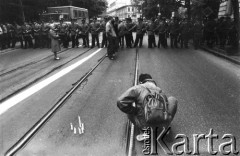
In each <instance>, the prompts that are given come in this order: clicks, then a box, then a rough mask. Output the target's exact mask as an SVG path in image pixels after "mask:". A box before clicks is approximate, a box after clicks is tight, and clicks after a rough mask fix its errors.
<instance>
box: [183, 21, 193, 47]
mask: <svg viewBox="0 0 240 156" xmlns="http://www.w3.org/2000/svg"><path fill="white" fill-rule="evenodd" d="M180 27H181V48H183V44H184V47H185V48H188V40H189V35H190V31H191V24H190V22H188V19H187V18H186V17H185V18H184V19H183V21H182V23H181V25H180Z"/></svg>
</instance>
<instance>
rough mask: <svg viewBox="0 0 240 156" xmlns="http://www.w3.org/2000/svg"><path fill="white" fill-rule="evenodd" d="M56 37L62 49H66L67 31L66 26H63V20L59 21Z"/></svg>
mask: <svg viewBox="0 0 240 156" xmlns="http://www.w3.org/2000/svg"><path fill="white" fill-rule="evenodd" d="M58 35H59V37H60V40H61V43H62V44H63V47H64V48H68V43H67V42H68V41H67V30H66V26H65V25H64V24H63V19H61V20H60V25H59V32H58Z"/></svg>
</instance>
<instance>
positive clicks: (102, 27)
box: [101, 17, 108, 48]
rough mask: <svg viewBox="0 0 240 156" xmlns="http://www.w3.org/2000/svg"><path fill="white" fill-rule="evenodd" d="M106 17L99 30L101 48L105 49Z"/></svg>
mask: <svg viewBox="0 0 240 156" xmlns="http://www.w3.org/2000/svg"><path fill="white" fill-rule="evenodd" d="M107 21H108V19H107V17H104V21H103V22H102V23H101V29H102V46H101V48H103V47H107V36H106V24H107Z"/></svg>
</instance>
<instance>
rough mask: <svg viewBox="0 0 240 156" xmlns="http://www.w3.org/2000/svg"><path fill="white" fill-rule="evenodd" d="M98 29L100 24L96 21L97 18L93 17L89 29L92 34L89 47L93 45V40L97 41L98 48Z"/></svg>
mask: <svg viewBox="0 0 240 156" xmlns="http://www.w3.org/2000/svg"><path fill="white" fill-rule="evenodd" d="M100 29H101V27H100V24H99V23H98V22H97V18H96V17H94V18H93V22H92V23H91V24H90V30H91V34H92V46H91V48H94V47H95V41H97V46H98V48H100V44H99V31H100Z"/></svg>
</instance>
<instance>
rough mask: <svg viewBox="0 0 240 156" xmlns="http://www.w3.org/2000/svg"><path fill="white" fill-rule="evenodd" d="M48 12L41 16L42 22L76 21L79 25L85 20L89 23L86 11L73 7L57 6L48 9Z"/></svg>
mask: <svg viewBox="0 0 240 156" xmlns="http://www.w3.org/2000/svg"><path fill="white" fill-rule="evenodd" d="M47 9H48V12H47V13H43V14H42V17H41V18H42V20H43V21H44V22H50V21H54V22H58V21H59V20H60V19H63V20H64V21H71V19H76V20H77V23H78V24H81V22H82V19H83V18H85V19H86V21H87V22H89V17H88V9H85V8H79V7H74V6H57V7H48V8H47Z"/></svg>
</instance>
